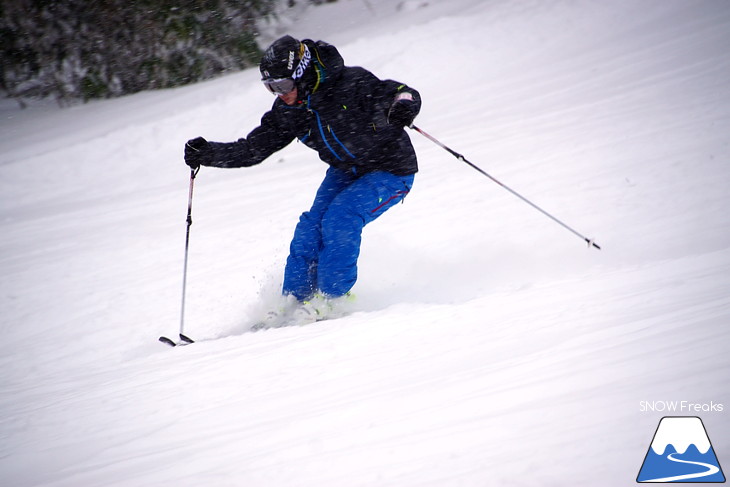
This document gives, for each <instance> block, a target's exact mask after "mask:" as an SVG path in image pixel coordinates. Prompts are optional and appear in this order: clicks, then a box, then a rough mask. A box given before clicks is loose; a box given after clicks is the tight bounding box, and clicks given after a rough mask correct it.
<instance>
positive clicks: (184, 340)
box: [159, 333, 195, 347]
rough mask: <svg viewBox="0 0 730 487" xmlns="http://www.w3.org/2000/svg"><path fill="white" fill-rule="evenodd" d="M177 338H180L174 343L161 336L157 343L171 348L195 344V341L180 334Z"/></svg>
mask: <svg viewBox="0 0 730 487" xmlns="http://www.w3.org/2000/svg"><path fill="white" fill-rule="evenodd" d="M179 337H180V339H179V340H178V341H175V340H173V339H171V338H167V337H165V336H161V337H160V338H159V341H161V342H162V343H164V344H165V345H170V346H171V347H179V346H183V345H190V344H191V343H195V340H193V339H192V338H190V337H188V336H185V335H183V334H182V333H180V335H179Z"/></svg>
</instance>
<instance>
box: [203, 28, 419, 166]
mask: <svg viewBox="0 0 730 487" xmlns="http://www.w3.org/2000/svg"><path fill="white" fill-rule="evenodd" d="M303 42H305V43H306V44H307V46H308V47H309V49H310V51H311V52H312V60H313V67H314V68H315V69H316V80H315V82H314V86H312V87H310V88H309V89H306V88H305V89H302V88H301V87H300V88H299V97H300V99H299V100H298V101H297V103H296V104H295V105H292V106H289V105H287V104H286V103H284V102H283V101H281V100H280V99H279V98H278V97H277V99H276V101H275V102H274V105H273V106H272V108H271V110H269V111H268V112H266V113H265V114H264V116H263V117H262V118H261V125H260V126H258V127H256V128H255V129H253V130H252V131H251V133H249V134H248V135H247V136H246V138H242V139H238V140H237V141H236V142H228V143H224V142H210V143H209V151H210V152H209V153H208V154H206V157H205V162H203V164H204V165H210V166H216V167H245V166H253V165H254V164H258V163H260V162H262V161H263V160H264V159H266V158H267V157H269V156H270V155H272V154H273V153H274V152H276V151H278V150H281V149H283V148H284V147H286V146H287V145H288V144H289V143H290V142H292V141H293V140H294V139H295V138H296V139H298V140H299V141H300V142H302V143H303V144H305V145H306V146H308V147H310V148H312V149H314V150H316V151H317V153H318V154H319V157H320V159H322V160H323V161H324V162H326V163H327V164H329V165H330V166H333V167H336V168H338V169H342V170H346V171H352V172H354V173H356V174H365V173H368V172H371V171H376V170H381V171H388V172H390V173H393V174H396V175H399V176H404V175H408V174H413V173H415V172H417V171H418V163H417V160H416V153H415V151H414V150H413V145H412V144H411V140H410V138H409V137H408V134H407V133H406V132H405V130H404V129H403V127H402V126H400V125H391V124H389V123H388V120H387V114H388V110H389V109H390V106H391V104H392V103H393V100H394V97H395V96H396V94H398V93H402V92H407V93H410V94H411V95H412V97H413V102H412V103H411V110H412V111H413V112H414V114H417V113H418V111H419V110H420V106H421V97H420V95H419V93H418V92H417V91H416V90H414V89H412V88H410V87H408V86H406V85H404V84H402V83H399V82H396V81H393V80H380V79H378V78H377V77H376V76H375V75H373V74H372V73H371V72H369V71H368V70H366V69H363V68H361V67H348V66H344V62H343V59H342V56H341V55H340V53H339V52H338V51H337V49H336V48H335V47H334V46H332V45H329V44H327V43H325V42H322V41H317V42H316V43H315V42H313V41H311V40H309V39H307V40H305V41H303Z"/></svg>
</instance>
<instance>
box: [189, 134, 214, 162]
mask: <svg viewBox="0 0 730 487" xmlns="http://www.w3.org/2000/svg"><path fill="white" fill-rule="evenodd" d="M209 149H210V144H208V141H207V140H205V139H204V138H203V137H196V138H194V139H190V140H188V141H187V142H186V143H185V164H187V165H188V166H190V168H191V169H197V168H198V167H200V166H201V165H203V166H204V165H205V162H206V160H207V159H208V157H209Z"/></svg>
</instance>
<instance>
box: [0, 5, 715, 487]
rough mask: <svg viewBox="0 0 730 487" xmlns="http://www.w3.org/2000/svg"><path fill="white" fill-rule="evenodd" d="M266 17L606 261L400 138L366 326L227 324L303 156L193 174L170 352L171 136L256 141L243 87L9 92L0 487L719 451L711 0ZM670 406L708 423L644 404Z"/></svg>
mask: <svg viewBox="0 0 730 487" xmlns="http://www.w3.org/2000/svg"><path fill="white" fill-rule="evenodd" d="M281 22H284V24H283V25H284V27H282V24H279V26H278V27H275V26H270V28H269V31H268V34H269V35H271V36H276V35H277V34H280V33H282V32H283V31H284V30H286V31H288V32H291V33H293V34H294V35H296V36H300V37H312V38H315V39H316V38H322V39H325V40H329V41H331V42H333V43H335V44H336V45H338V47H339V48H340V50H341V52H342V54H343V55H344V57H345V60H346V62H347V63H348V64H350V65H362V66H365V67H367V68H369V69H371V70H372V71H373V72H375V73H376V74H378V75H379V76H380V77H382V78H394V79H398V80H402V81H405V82H407V83H409V84H411V85H413V86H414V87H416V88H418V89H419V90H420V91H421V94H422V95H423V98H424V106H423V110H422V112H421V115H420V116H419V117H418V119H417V124H418V125H419V126H420V127H421V128H423V129H424V130H426V131H427V132H429V133H431V134H432V135H434V136H436V137H437V138H439V139H440V140H442V141H443V142H445V143H447V144H448V145H449V146H451V147H452V148H454V149H455V150H457V151H459V152H461V153H463V154H464V155H465V156H466V157H467V158H468V159H469V160H471V161H473V162H475V163H476V164H478V165H480V166H481V167H482V168H483V169H485V170H487V171H488V172H490V174H492V175H493V176H495V177H496V178H498V179H500V180H501V181H503V182H504V183H505V184H507V185H509V186H510V187H512V188H514V189H515V190H517V191H518V192H520V193H522V194H524V195H525V196H526V197H528V198H530V199H531V200H533V201H534V202H535V203H537V204H538V205H540V206H542V207H544V208H545V209H546V210H547V211H549V212H551V213H553V214H555V215H556V216H557V217H558V218H561V219H562V220H564V221H565V222H566V223H568V224H570V225H571V226H573V227H575V228H576V229H577V230H578V231H580V232H582V233H584V234H586V235H587V236H589V237H592V238H595V239H596V242H597V243H598V244H599V245H601V246H602V247H603V250H601V251H598V250H595V249H592V250H588V249H587V248H586V245H585V243H584V242H582V241H581V240H580V239H579V238H577V237H576V236H574V235H572V234H571V233H569V232H567V231H566V230H565V229H563V228H561V227H560V226H558V225H556V224H555V223H554V222H552V221H550V220H549V219H547V218H546V217H545V216H543V215H541V214H540V213H538V212H537V211H535V210H534V209H532V208H530V207H529V206H528V205H526V204H524V203H523V202H521V201H519V200H518V199H517V198H515V197H514V196H512V195H510V194H509V193H507V192H506V191H504V190H503V189H502V188H500V187H499V186H497V185H496V184H494V183H492V182H490V181H489V180H487V179H486V178H484V177H483V176H481V175H479V174H478V173H477V172H476V171H474V170H473V169H471V168H469V167H468V166H466V165H465V164H463V163H462V162H460V161H458V160H456V159H455V158H453V157H452V156H451V155H449V154H448V153H446V152H445V151H443V150H442V149H440V148H439V147H437V146H436V145H434V144H433V143H431V142H430V141H428V140H426V139H425V138H423V137H422V136H420V135H419V134H417V133H415V132H413V133H411V137H412V139H413V141H414V144H415V145H416V148H417V151H418V153H419V158H420V165H421V172H420V173H419V175H418V177H417V179H416V185H415V187H414V190H413V192H412V193H411V195H409V197H408V198H407V200H406V202H405V204H403V205H399V206H398V207H396V208H394V209H393V210H391V211H390V212H389V213H388V214H386V215H385V216H384V217H383V218H382V219H380V220H379V221H378V222H376V223H375V224H373V225H372V226H369V227H367V228H366V230H365V235H364V244H363V249H362V257H361V259H360V276H361V277H360V280H359V282H358V284H357V285H356V288H355V289H354V291H355V293H356V294H357V296H358V301H357V304H356V307H357V309H356V311H355V312H354V313H353V314H351V315H350V316H347V317H345V318H342V319H338V320H333V321H328V322H321V323H316V324H312V325H308V326H304V327H299V326H295V327H285V328H279V329H271V330H265V331H261V332H256V333H251V332H248V329H249V327H250V326H251V324H252V322H253V321H254V320H255V319H256V316H257V314H258V313H260V312H261V309H262V308H263V307H265V305H266V303H268V302H270V301H271V300H272V299H273V297H274V296H275V295H276V293H277V291H278V287H279V285H280V282H281V274H282V269H283V264H284V260H285V257H286V253H287V249H288V243H289V239H290V237H291V232H292V230H293V228H294V225H295V223H296V221H297V218H298V216H299V214H300V212H301V211H303V210H305V209H306V208H308V206H309V204H310V202H311V198H312V197H313V194H314V191H315V189H316V187H317V185H318V184H319V181H320V180H321V178H322V176H323V173H324V170H325V166H324V165H323V164H322V163H321V162H320V161H318V160H317V158H316V155H315V154H314V153H313V152H311V151H309V150H308V149H306V148H305V147H303V146H301V145H299V144H292V145H291V146H290V147H288V148H287V149H285V150H284V151H282V152H281V153H279V154H278V155H276V156H274V157H272V158H271V159H270V160H268V161H266V162H265V163H264V164H261V165H259V166H257V167H254V168H249V169H241V170H215V169H208V168H204V169H203V170H202V171H201V172H200V174H199V176H198V178H197V179H196V186H195V197H194V205H193V219H194V224H193V226H192V228H191V244H190V245H191V250H190V259H189V274H188V301H187V315H186V317H187V318H186V322H185V331H186V333H187V334H189V335H190V336H192V337H194V338H196V339H199V340H200V343H197V344H195V345H193V346H190V347H183V348H177V349H171V348H168V347H165V346H164V345H162V344H160V343H158V342H157V337H158V336H159V335H172V336H174V335H175V333H177V331H178V326H179V313H180V297H181V281H182V264H183V246H184V237H185V212H186V204H187V196H188V195H187V191H188V176H189V172H188V169H187V167H186V166H184V165H183V161H182V148H183V144H184V142H185V141H186V140H187V139H189V138H191V137H195V136H198V135H203V136H205V137H207V138H208V139H210V140H220V141H228V140H234V139H235V138H238V137H240V136H244V135H245V134H246V133H247V132H248V131H249V130H250V129H251V128H253V127H254V126H255V125H256V124H257V123H258V120H259V118H260V116H261V114H262V113H263V112H264V111H265V110H266V109H267V108H268V106H269V105H270V103H271V102H272V99H271V95H269V94H268V93H267V92H266V90H264V89H263V88H262V87H261V85H260V83H259V82H258V73H257V70H255V69H254V70H250V71H247V72H242V73H239V74H234V75H230V76H226V77H223V78H220V79H217V80H214V81H211V82H207V83H202V84H199V85H196V86H191V87H185V88H181V89H175V90H169V91H162V92H152V93H143V94H139V95H135V96H131V97H127V98H123V99H117V100H110V101H103V102H94V103H89V104H86V105H83V106H77V107H72V108H67V109H63V110H60V109H58V108H56V107H54V106H47V105H44V104H36V105H32V106H31V107H30V108H28V109H26V110H23V111H21V110H18V109H17V108H16V105H15V104H13V103H11V102H4V103H3V105H2V107H0V118H1V120H0V134H1V135H2V136H1V137H0V275H1V276H2V277H1V278H0V327H1V329H0V331H1V332H2V335H1V336H2V339H1V340H0V370H1V371H2V372H1V373H0V485H3V486H16V487H27V486H47V487H50V486H53V487H61V486H73V487H79V486H125V487H126V486H178V487H179V486H194V485H195V486H198V485H206V486H244V485H245V486H266V487H271V486H318V487H322V486H344V485H346V486H398V487H405V486H409V487H410V486H439V487H440V486H456V485H459V486H491V485H494V486H512V485H515V486H528V485H529V486H566V485H575V486H588V485H590V486H619V485H633V484H634V482H635V478H636V475H637V473H638V471H639V468H640V466H641V462H642V460H643V458H644V455H645V454H646V452H647V448H648V447H649V445H650V443H651V439H652V435H653V433H654V431H655V428H656V426H657V424H658V421H659V419H660V418H661V417H662V416H664V415H698V416H701V418H702V420H703V423H704V424H705V426H706V427H707V430H708V434H709V437H710V439H711V440H712V444H713V447H714V450H715V452H716V453H717V456H718V458H719V460H720V463H721V465H724V466H725V468H727V466H728V465H730V434H729V433H728V432H730V419H728V418H729V414H730V413H729V410H730V391H729V390H728V383H729V379H730V353H728V347H729V346H730V331H728V330H729V327H728V325H729V324H730V217H729V216H728V211H729V210H728V209H729V208H730V190H729V189H728V185H729V183H730V157H729V156H728V151H729V150H730V55H729V54H728V52H729V51H728V46H729V45H730V3H728V2H725V1H722V0H701V1H694V0H662V1H659V0H656V1H645V2H635V1H633V0H615V1H610V2H595V1H591V0H563V1H552V2H542V1H520V2H513V1H507V0H494V1H476V0H448V1H447V0H443V1H436V0H406V1H401V2H393V1H388V0H367V1H365V0H339V2H337V3H334V4H329V5H326V6H322V7H318V8H312V9H309V10H307V11H305V12H304V13H303V14H302V16H300V17H299V18H297V19H296V20H293V19H292V18H287V17H286V16H284V17H282V20H281ZM277 29H278V30H277ZM262 303H263V304H262ZM675 400H676V401H687V404H689V403H693V404H699V405H700V410H699V411H696V410H695V409H694V408H689V407H685V408H682V409H681V410H677V411H673V412H672V411H663V412H662V411H656V410H654V411H652V410H648V411H646V407H645V405H646V404H647V403H654V402H655V401H675ZM659 404H663V403H659ZM680 404H681V403H680ZM718 404H719V405H721V406H722V409H723V410H722V411H717V409H718V408H717V407H716V406H717V405H718ZM708 405H712V406H714V409H715V410H714V411H702V407H707V406H708ZM727 474H728V472H727V471H725V475H726V476H727Z"/></svg>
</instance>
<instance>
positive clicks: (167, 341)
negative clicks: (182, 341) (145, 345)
mask: <svg viewBox="0 0 730 487" xmlns="http://www.w3.org/2000/svg"><path fill="white" fill-rule="evenodd" d="M159 340H160V341H161V342H162V343H164V344H165V345H170V346H171V347H174V346H176V345H177V343H175V342H174V341H172V340H170V339H169V338H167V337H160V338H159Z"/></svg>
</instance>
